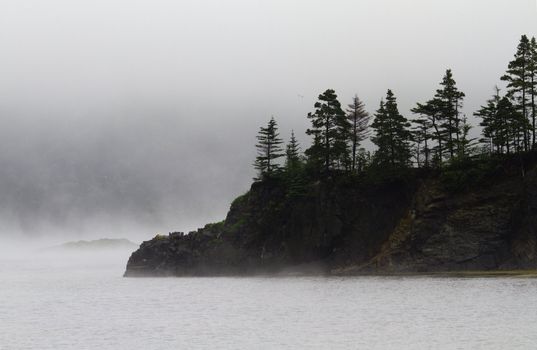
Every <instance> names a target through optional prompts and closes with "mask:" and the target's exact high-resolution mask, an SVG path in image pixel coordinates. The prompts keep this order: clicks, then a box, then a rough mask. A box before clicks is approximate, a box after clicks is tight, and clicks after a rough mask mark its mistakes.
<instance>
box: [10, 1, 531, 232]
mask: <svg viewBox="0 0 537 350" xmlns="http://www.w3.org/2000/svg"><path fill="white" fill-rule="evenodd" d="M515 4H516V5H515ZM522 34H527V35H530V36H534V35H537V4H536V1H535V0H516V1H485V0H476V1H464V0H456V1H447V0H436V1H430V0H413V1H405V2H401V1H396V0H382V1H379V0H366V1H360V2H357V1H350V0H347V1H343V0H338V1H306V0H295V1H283V0H277V1H268V0H265V1H252V0H241V1H238V0H231V1H226V2H221V1H217V0H205V1H199V0H198V1H194V0H188V1H181V2H174V1H171V0H168V1H165V0H157V1H147V0H143V1H142V0H139V1H126V0H108V1H104V0H98V1H91V2H86V1H80V0H78V1H72V0H71V1H67V0H51V1H46V2H42V1H38V0H24V1H20V0H6V1H3V2H2V3H1V4H0V47H2V54H1V55H0V198H1V200H0V229H1V231H0V236H3V237H4V238H5V237H10V238H13V237H14V236H19V235H20V234H22V235H23V236H26V235H31V236H32V237H34V236H36V235H45V236H48V235H52V236H58V235H59V236H61V237H65V236H66V237H68V238H70V239H72V240H75V239H78V238H100V237H126V238H129V239H133V240H137V241H139V240H141V239H145V238H150V237H151V236H153V235H154V234H155V233H157V232H160V233H166V232H169V231H174V230H180V231H189V230H192V229H195V228H197V227H200V226H203V225H204V224H205V223H207V222H211V221H219V220H222V219H224V217H225V214H226V212H227V209H228V207H229V204H230V203H231V200H232V199H233V198H234V197H236V196H237V195H240V194H242V193H244V192H245V191H247V190H248V188H249V185H250V183H251V179H252V177H253V176H254V170H253V168H252V166H251V164H252V162H253V160H254V157H255V148H254V143H255V135H256V133H257V130H258V128H259V126H261V125H263V124H264V123H266V121H267V120H268V119H269V118H270V117H271V116H275V118H276V119H277V121H278V123H279V126H280V131H281V135H282V136H283V138H284V139H288V137H289V134H290V131H291V129H294V130H295V133H296V134H297V136H298V138H299V140H300V141H301V143H302V149H305V148H306V147H307V145H308V144H309V138H308V137H306V136H305V134H304V131H305V129H306V128H307V127H308V121H307V119H306V114H307V112H309V111H311V110H312V107H313V104H314V102H315V100H316V97H317V95H319V94H320V93H321V92H322V91H324V90H326V89H327V88H332V89H335V90H336V93H337V94H338V95H339V97H340V101H341V102H342V104H345V105H346V104H347V103H349V102H350V99H351V97H352V96H353V95H354V94H358V95H359V96H360V98H361V99H363V100H364V102H365V103H366V108H367V110H368V111H369V112H371V113H372V112H374V111H375V109H376V108H377V106H378V103H379V101H380V99H381V98H382V97H383V96H384V95H385V92H386V90H387V89H388V88H390V89H393V90H394V92H395V94H396V96H397V97H398V101H399V106H400V109H401V111H402V113H403V114H404V115H406V116H407V117H411V114H410V112H409V110H410V108H412V107H413V106H414V105H415V103H416V102H423V101H425V100H427V99H429V98H430V97H432V95H433V94H434V92H435V90H436V88H437V87H438V83H439V82H440V80H441V79H442V76H443V74H444V72H445V70H446V69H447V68H451V69H452V70H453V73H454V76H455V79H456V80H457V83H458V86H459V88H460V89H461V90H462V91H464V92H465V93H466V96H467V97H466V99H465V104H464V113H465V114H466V115H467V116H468V117H469V119H470V121H471V122H472V124H473V125H477V122H475V120H474V118H473V117H472V114H473V112H474V111H476V110H477V109H478V107H479V106H480V105H482V104H484V103H485V101H486V100H487V99H488V98H489V97H490V95H491V94H492V93H493V88H494V86H495V85H496V84H498V85H500V86H501V85H502V84H501V83H500V76H501V75H502V74H503V73H504V72H505V69H506V68H507V64H508V62H509V61H510V60H511V59H512V57H513V54H514V53H515V49H516V46H517V44H518V41H519V39H520V36H521V35H522Z"/></svg>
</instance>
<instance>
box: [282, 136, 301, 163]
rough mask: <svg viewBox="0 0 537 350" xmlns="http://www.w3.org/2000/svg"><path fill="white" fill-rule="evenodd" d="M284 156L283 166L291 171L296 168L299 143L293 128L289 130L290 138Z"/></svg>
mask: <svg viewBox="0 0 537 350" xmlns="http://www.w3.org/2000/svg"><path fill="white" fill-rule="evenodd" d="M285 156H286V158H285V166H286V168H287V170H288V171H292V170H294V169H296V168H297V166H298V164H299V162H300V145H299V144H298V141H297V139H296V137H295V132H294V131H293V130H291V139H290V140H289V143H288V144H287V147H286V150H285Z"/></svg>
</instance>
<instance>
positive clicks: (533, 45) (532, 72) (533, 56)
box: [529, 37, 537, 148]
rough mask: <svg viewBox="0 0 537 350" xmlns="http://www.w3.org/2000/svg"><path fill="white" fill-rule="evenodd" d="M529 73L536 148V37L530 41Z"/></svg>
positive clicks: (533, 140) (533, 142)
mask: <svg viewBox="0 0 537 350" xmlns="http://www.w3.org/2000/svg"><path fill="white" fill-rule="evenodd" d="M529 75H530V81H529V83H530V95H531V101H530V104H531V122H532V147H533V148H535V144H536V142H537V141H536V140H535V119H536V118H537V115H536V113H537V106H536V105H535V104H536V103H537V101H536V99H537V40H536V39H535V37H532V38H531V41H530V65H529Z"/></svg>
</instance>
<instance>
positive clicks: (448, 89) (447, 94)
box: [435, 69, 465, 159]
mask: <svg viewBox="0 0 537 350" xmlns="http://www.w3.org/2000/svg"><path fill="white" fill-rule="evenodd" d="M440 85H441V86H442V88H441V89H438V90H437V91H436V95H435V98H436V99H437V100H438V101H440V102H441V104H440V105H439V106H440V107H441V114H442V117H441V119H442V121H443V124H442V125H441V126H442V128H443V129H444V130H445V134H446V136H447V139H446V148H447V150H448V151H449V155H450V158H451V159H453V157H454V156H455V153H456V152H458V150H457V149H456V148H457V146H458V145H459V139H460V136H461V132H462V130H461V119H460V108H461V107H462V100H463V98H464V97H465V95H464V93H463V92H461V91H459V90H458V88H457V83H456V82H455V79H453V73H452V72H451V69H448V70H446V74H445V75H444V78H443V79H442V82H441V83H440Z"/></svg>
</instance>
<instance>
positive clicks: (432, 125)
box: [412, 98, 447, 166]
mask: <svg viewBox="0 0 537 350" xmlns="http://www.w3.org/2000/svg"><path fill="white" fill-rule="evenodd" d="M443 105H444V104H443V102H442V101H441V100H440V99H438V98H434V99H432V100H429V101H427V102H426V103H425V104H421V103H418V104H417V106H416V107H415V108H413V109H412V113H415V114H419V115H420V117H419V118H418V119H416V120H415V123H417V124H418V126H419V127H420V128H421V129H422V131H421V132H422V133H424V134H425V133H428V134H429V137H430V139H431V140H432V141H435V142H436V146H434V147H433V148H431V149H430V151H429V152H433V154H434V158H433V160H434V163H435V164H436V165H439V164H441V163H442V161H443V159H444V150H445V148H444V147H445V146H444V145H445V141H446V139H447V136H446V134H447V130H445V129H444V128H443V125H445V123H444V119H443V115H442V113H443V110H444V109H443ZM423 129H425V130H423ZM429 129H431V130H430V132H428V130H429ZM428 148H429V147H428ZM429 154H430V153H429ZM429 164H430V163H429V159H427V166H428V165H429Z"/></svg>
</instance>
